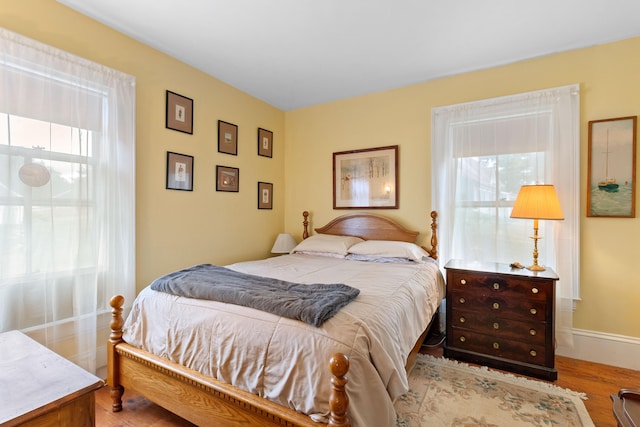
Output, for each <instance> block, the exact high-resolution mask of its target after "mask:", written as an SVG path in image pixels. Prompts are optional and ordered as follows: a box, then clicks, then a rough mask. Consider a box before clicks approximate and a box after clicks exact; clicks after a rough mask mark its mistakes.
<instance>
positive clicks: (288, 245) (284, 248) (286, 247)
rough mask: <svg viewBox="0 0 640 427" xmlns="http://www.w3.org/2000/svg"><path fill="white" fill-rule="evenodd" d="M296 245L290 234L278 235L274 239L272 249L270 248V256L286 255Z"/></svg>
mask: <svg viewBox="0 0 640 427" xmlns="http://www.w3.org/2000/svg"><path fill="white" fill-rule="evenodd" d="M296 245H297V243H296V241H295V239H294V238H293V236H292V235H291V234H288V233H280V234H278V237H277V238H276V241H275V243H274V244H273V247H272V248H271V253H272V254H288V253H289V252H291V250H292V249H293V248H295V247H296Z"/></svg>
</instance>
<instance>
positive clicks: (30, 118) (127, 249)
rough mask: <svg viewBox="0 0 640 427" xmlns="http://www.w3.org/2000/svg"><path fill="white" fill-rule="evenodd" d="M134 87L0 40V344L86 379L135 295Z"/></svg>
mask: <svg viewBox="0 0 640 427" xmlns="http://www.w3.org/2000/svg"><path fill="white" fill-rule="evenodd" d="M134 171H135V78H133V77H132V76H128V75H125V74H123V73H121V72H118V71H115V70H112V69H109V68H107V67H104V66H102V65H99V64H95V63H92V62H90V61H87V60H84V59H82V58H78V57H76V56H74V55H71V54H69V53H66V52H63V51H61V50H58V49H56V48H53V47H50V46H47V45H44V44H42V43H39V42H36V41H34V40H31V39H28V38H25V37H22V36H20V35H18V34H15V33H12V32H10V31H7V30H5V29H2V28H0V332H4V331H7V330H13V329H17V330H21V331H23V332H24V333H26V334H27V335H29V336H31V337H33V338H34V339H36V340H37V341H39V342H41V343H42V344H44V345H46V346H47V347H49V348H51V349H53V350H54V351H56V352H58V353H60V354H61V355H63V356H65V357H67V358H68V359H70V360H72V361H73V362H75V363H77V364H79V365H80V366H82V367H84V368H85V369H87V370H89V371H91V372H96V370H97V368H99V367H101V365H104V364H105V356H104V354H105V351H104V345H105V343H106V339H107V338H108V325H109V314H108V313H109V309H110V307H109V299H110V298H111V296H113V295H115V294H123V295H125V297H126V298H127V299H128V300H129V301H131V300H133V296H134V294H135V204H134V202H135V175H134Z"/></svg>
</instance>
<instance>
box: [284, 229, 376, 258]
mask: <svg viewBox="0 0 640 427" xmlns="http://www.w3.org/2000/svg"><path fill="white" fill-rule="evenodd" d="M360 242H364V240H362V239H361V238H359V237H353V236H334V235H332V234H314V235H313V236H309V237H307V238H306V239H304V240H303V241H302V242H300V243H298V245H297V246H296V247H295V248H293V250H292V251H291V253H296V252H325V253H332V254H339V255H346V254H347V253H348V251H349V248H350V247H351V246H353V245H355V244H356V243H360Z"/></svg>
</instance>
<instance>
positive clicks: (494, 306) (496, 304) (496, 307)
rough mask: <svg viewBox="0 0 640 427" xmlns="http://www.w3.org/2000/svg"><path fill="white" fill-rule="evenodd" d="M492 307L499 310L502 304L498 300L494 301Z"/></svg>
mask: <svg viewBox="0 0 640 427" xmlns="http://www.w3.org/2000/svg"><path fill="white" fill-rule="evenodd" d="M492 307H493V309H494V310H498V309H499V308H500V304H498V303H497V302H494V303H493V305H492Z"/></svg>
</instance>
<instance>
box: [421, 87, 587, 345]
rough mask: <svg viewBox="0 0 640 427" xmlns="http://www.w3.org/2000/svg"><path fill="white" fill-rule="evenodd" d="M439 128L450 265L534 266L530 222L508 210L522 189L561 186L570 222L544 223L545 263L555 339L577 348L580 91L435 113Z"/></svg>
mask: <svg viewBox="0 0 640 427" xmlns="http://www.w3.org/2000/svg"><path fill="white" fill-rule="evenodd" d="M432 129H433V132H432V170H433V182H432V187H433V191H432V194H433V206H434V207H435V208H436V209H437V210H438V211H439V212H440V216H439V219H440V231H439V236H440V239H439V241H440V242H441V244H440V254H441V259H442V261H443V262H446V261H448V260H449V259H453V258H459V259H471V260H480V261H490V262H502V263H511V262H514V261H518V262H521V263H522V264H525V265H529V264H531V263H532V258H533V241H532V240H531V239H530V238H529V237H530V236H531V235H532V234H533V221H528V220H523V219H516V218H510V214H511V209H512V208H513V203H514V201H515V199H516V196H517V195H518V191H519V189H520V187H521V186H522V185H525V184H553V185H554V186H555V187H556V190H557V193H558V197H559V199H560V203H561V206H562V210H563V213H564V216H565V220H563V221H540V224H539V225H540V232H539V234H540V235H541V236H543V239H542V240H541V241H539V243H538V245H539V250H540V258H539V263H540V264H542V265H547V266H550V267H551V268H553V269H554V270H555V271H556V272H557V273H558V276H559V277H560V280H559V281H558V286H557V297H556V305H557V307H558V309H559V310H557V311H558V312H557V315H556V319H557V320H556V323H557V328H556V329H557V333H556V336H557V337H558V341H559V342H561V341H562V342H561V344H562V343H566V344H570V343H571V339H570V334H569V331H570V329H571V317H572V316H571V313H572V309H573V301H574V300H575V299H577V298H578V297H579V286H578V284H579V280H578V273H579V255H578V254H579V247H580V246H579V236H580V234H579V205H578V200H579V196H578V195H579V184H580V174H579V170H580V169H579V159H580V138H579V88H578V86H577V85H572V86H566V87H561V88H554V89H548V90H541V91H537V92H529V93H525V94H520V95H513V96H509V97H502V98H495V99H489V100H483V101H477V102H470V103H466V104H460V105H453V106H447V107H440V108H435V109H434V110H433V112H432ZM563 337H564V339H563Z"/></svg>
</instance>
